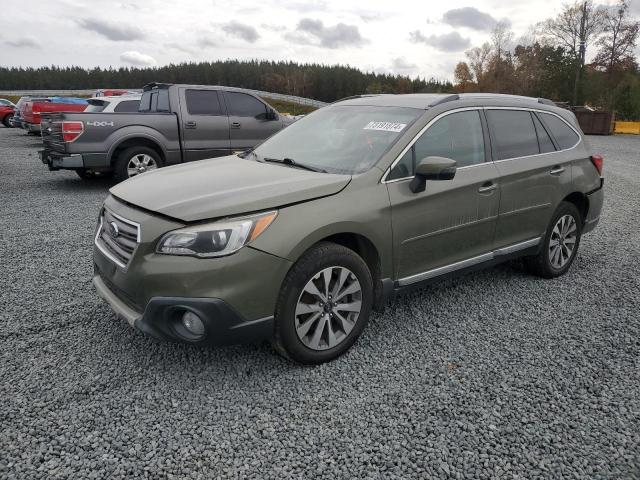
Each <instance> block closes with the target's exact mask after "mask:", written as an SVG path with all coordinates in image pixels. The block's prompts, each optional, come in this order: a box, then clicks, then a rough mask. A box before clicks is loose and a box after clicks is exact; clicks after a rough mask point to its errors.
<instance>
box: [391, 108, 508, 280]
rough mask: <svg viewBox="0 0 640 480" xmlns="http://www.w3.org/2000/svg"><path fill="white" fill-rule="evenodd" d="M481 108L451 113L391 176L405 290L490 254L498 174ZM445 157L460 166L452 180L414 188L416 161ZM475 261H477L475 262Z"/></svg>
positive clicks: (396, 254)
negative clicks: (492, 158) (418, 190)
mask: <svg viewBox="0 0 640 480" xmlns="http://www.w3.org/2000/svg"><path fill="white" fill-rule="evenodd" d="M486 137H487V130H486V124H485V123H484V119H483V117H482V112H481V111H480V110H479V109H465V110H462V111H454V112H447V113H446V114H444V115H443V116H442V117H440V118H439V119H436V120H435V121H433V123H432V124H431V125H430V126H429V127H428V128H427V130H426V131H425V132H424V133H423V134H422V135H420V136H419V137H418V138H417V140H416V141H415V143H414V144H413V146H412V147H411V148H409V149H408V150H407V151H406V152H405V153H404V154H403V155H402V157H401V158H400V160H399V161H398V162H397V163H396V164H395V165H394V167H393V168H392V169H391V171H390V172H389V175H388V176H387V177H386V182H387V188H388V190H389V197H390V200H391V215H392V224H393V242H394V257H395V258H396V259H397V260H396V267H395V270H396V271H395V274H396V278H398V279H399V283H400V284H401V285H406V284H410V283H414V282H416V281H420V280H425V279H427V278H431V276H436V275H438V274H439V273H445V272H442V271H441V267H442V268H449V267H451V266H452V265H454V264H456V263H457V262H461V261H468V260H470V259H477V260H478V262H479V261H482V260H483V259H485V258H484V257H483V255H484V256H486V255H487V254H489V255H490V252H491V246H492V241H493V235H494V231H495V223H496V219H497V215H498V206H499V184H498V172H497V169H496V167H495V165H494V164H493V162H492V161H491V159H490V154H489V150H488V147H487V145H486V144H485V138H486ZM427 156H441V157H447V158H451V159H453V160H455V161H456V162H457V167H458V168H457V172H456V175H455V177H454V178H453V179H452V180H441V181H427V187H426V190H425V191H424V192H419V193H413V192H412V191H411V189H410V188H409V183H410V182H411V179H412V178H413V176H414V171H415V165H416V162H417V161H419V160H420V159H422V158H425V157H427ZM471 262H473V260H471Z"/></svg>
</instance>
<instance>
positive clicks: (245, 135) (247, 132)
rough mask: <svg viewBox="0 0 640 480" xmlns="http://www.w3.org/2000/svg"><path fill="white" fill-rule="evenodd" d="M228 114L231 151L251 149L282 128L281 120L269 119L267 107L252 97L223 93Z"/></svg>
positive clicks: (244, 94) (237, 93)
mask: <svg viewBox="0 0 640 480" xmlns="http://www.w3.org/2000/svg"><path fill="white" fill-rule="evenodd" d="M224 96H225V100H226V104H227V110H228V112H229V128H230V139H231V149H232V151H241V150H247V149H249V148H253V147H255V146H256V145H258V144H259V143H262V142H263V141H264V140H265V139H267V138H269V137H270V136H271V135H273V134H274V133H275V132H277V131H278V130H280V129H281V128H282V120H281V119H280V118H279V117H277V115H276V118H275V119H270V118H269V116H268V114H267V113H268V111H269V107H267V105H266V104H264V103H262V102H261V101H260V100H258V99H257V98H256V97H254V96H253V95H249V94H248V93H242V92H227V91H225V92H224Z"/></svg>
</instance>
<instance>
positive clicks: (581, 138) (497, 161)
mask: <svg viewBox="0 0 640 480" xmlns="http://www.w3.org/2000/svg"><path fill="white" fill-rule="evenodd" d="M469 110H484V111H486V110H521V111H527V112H538V113H547V114H549V115H554V116H556V117H558V118H559V119H560V120H561V121H562V122H564V123H565V124H566V125H567V126H568V127H569V128H570V129H571V130H573V131H574V132H575V134H576V135H578V141H577V142H576V144H575V145H574V146H572V147H571V148H564V149H561V150H554V151H553V152H545V153H536V154H533V155H524V156H522V157H511V158H503V159H501V160H491V159H489V160H486V159H485V161H484V162H483V163H477V164H475V165H466V166H464V167H460V168H458V170H463V169H465V168H473V167H480V166H482V165H486V164H489V163H500V162H507V161H510V160H519V159H521V158H530V157H541V156H543V155H551V154H554V153H560V152H568V151H570V150H573V149H574V148H576V147H577V146H578V145H580V142H581V141H582V140H583V136H582V134H581V133H580V132H578V130H576V129H575V128H574V127H573V126H572V125H571V124H570V123H569V122H567V121H566V120H565V119H564V118H562V117H561V116H560V115H558V114H557V113H554V112H550V111H549V110H541V109H538V108H533V107H461V108H456V109H454V110H448V111H446V112H442V113H441V114H440V115H438V116H436V117H434V118H433V119H431V120H430V121H429V123H427V124H426V125H425V126H424V127H423V128H422V129H421V130H420V131H419V132H418V133H417V134H416V135H415V136H414V137H413V139H411V141H410V142H409V144H408V145H407V146H406V147H405V148H404V149H403V150H402V152H400V154H399V155H398V156H397V157H396V159H395V160H394V161H393V162H392V163H391V165H390V166H389V167H388V168H387V169H386V170H385V172H384V174H383V175H382V177H381V179H380V183H395V182H402V181H405V180H411V179H413V178H414V177H415V175H413V176H411V177H402V178H395V179H393V180H387V176H388V175H389V173H391V170H392V169H393V167H395V166H396V164H397V163H398V162H399V161H400V160H401V159H402V157H403V156H404V155H405V153H407V151H408V150H409V149H410V148H411V147H413V145H414V144H415V143H416V142H417V141H418V139H419V138H420V137H421V136H422V134H423V133H424V132H426V131H427V129H428V128H429V127H431V125H433V124H434V123H435V122H437V121H438V120H440V119H441V118H442V117H445V116H447V115H450V114H452V113H456V112H464V111H469ZM545 127H546V125H545Z"/></svg>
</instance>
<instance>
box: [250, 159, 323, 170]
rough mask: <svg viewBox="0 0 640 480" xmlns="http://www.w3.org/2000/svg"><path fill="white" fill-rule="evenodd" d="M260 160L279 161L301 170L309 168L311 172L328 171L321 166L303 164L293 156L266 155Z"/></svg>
mask: <svg viewBox="0 0 640 480" xmlns="http://www.w3.org/2000/svg"><path fill="white" fill-rule="evenodd" d="M262 161H264V162H271V163H281V164H283V165H290V166H292V167H296V168H301V169H303V170H309V171H311V172H320V173H329V172H327V171H326V170H324V169H323V168H318V167H312V166H311V165H305V164H304V163H298V162H296V161H295V160H294V159H293V158H283V159H279V158H267V157H265V158H263V159H262Z"/></svg>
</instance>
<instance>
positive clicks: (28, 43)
mask: <svg viewBox="0 0 640 480" xmlns="http://www.w3.org/2000/svg"><path fill="white" fill-rule="evenodd" d="M4 43H5V44H7V45H9V46H10V47H15V48H41V47H40V44H39V43H38V42H37V41H36V40H34V39H33V38H31V37H23V38H17V39H15V40H7V41H5V42H4Z"/></svg>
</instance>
